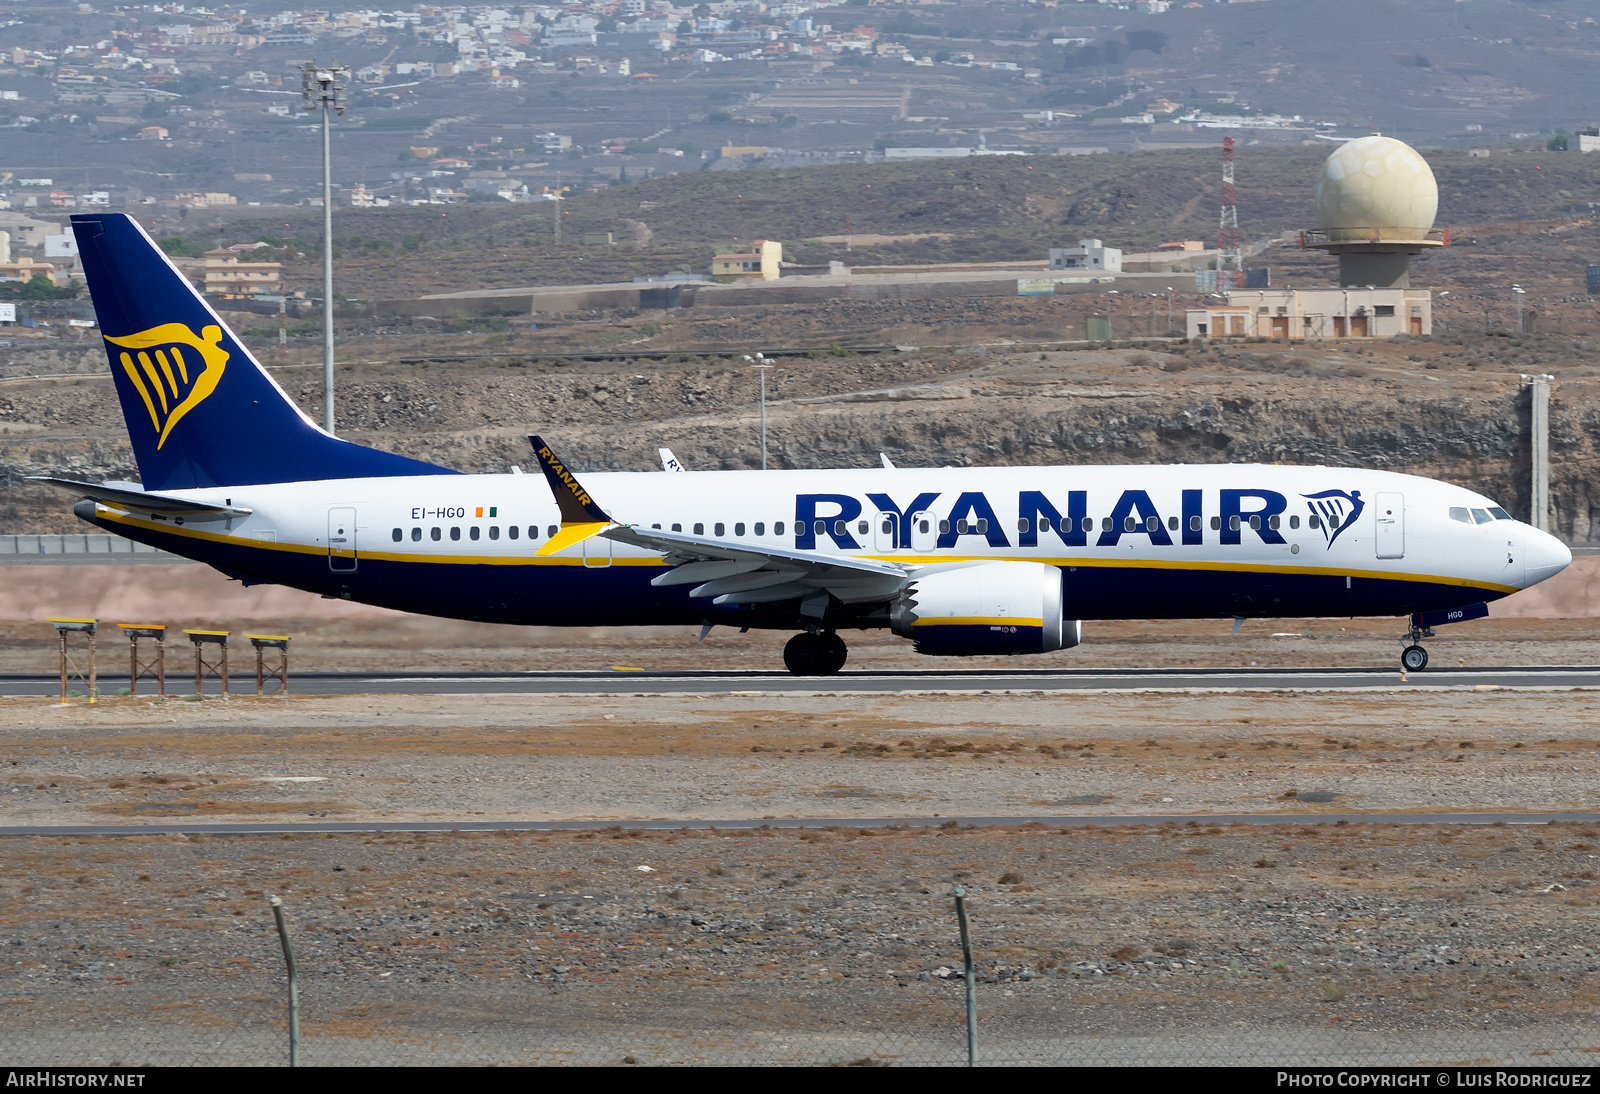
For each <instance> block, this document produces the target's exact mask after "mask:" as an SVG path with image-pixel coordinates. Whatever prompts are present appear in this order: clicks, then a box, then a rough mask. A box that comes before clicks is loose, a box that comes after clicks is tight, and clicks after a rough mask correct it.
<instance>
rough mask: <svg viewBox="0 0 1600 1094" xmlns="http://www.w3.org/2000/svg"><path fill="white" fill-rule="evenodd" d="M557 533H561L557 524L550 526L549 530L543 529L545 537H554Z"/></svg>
mask: <svg viewBox="0 0 1600 1094" xmlns="http://www.w3.org/2000/svg"><path fill="white" fill-rule="evenodd" d="M559 531H561V526H560V525H559V524H552V525H550V527H549V528H547V529H545V533H544V534H545V535H547V536H554V535H555V534H556V533H557V532H559Z"/></svg>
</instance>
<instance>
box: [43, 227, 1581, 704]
mask: <svg viewBox="0 0 1600 1094" xmlns="http://www.w3.org/2000/svg"><path fill="white" fill-rule="evenodd" d="M73 226H74V230H75V232H76V234H77V238H78V243H79V251H80V254H81V256H82V260H83V263H84V269H85V272H86V274H87V276H88V280H89V289H90V292H91V294H92V295H93V298H94V303H95V308H96V312H97V315H98V317H99V321H100V324H101V328H102V331H103V333H104V336H105V341H106V348H107V352H108V355H109V359H110V363H111V371H112V374H113V376H114V377H115V379H116V384H117V392H118V395H119V398H120V400H121V404H122V408H123V411H124V415H125V417H126V420H127V425H128V431H129V436H130V439H131V440H132V443H133V448H134V453H135V456H136V458H137V460H138V464H139V472H140V476H141V479H142V482H140V483H98V484H97V483H80V482H74V481H71V480H65V479H50V480H47V481H50V482H54V483H56V484H57V485H60V486H62V487H65V488H67V489H70V490H72V491H74V492H76V493H77V494H79V495H80V496H81V497H82V498H83V499H84V500H82V501H80V502H79V503H78V505H77V506H76V507H75V508H74V512H76V513H77V514H78V515H79V516H80V517H82V518H83V519H84V520H87V521H89V522H90V523H93V524H96V525H98V526H100V527H102V528H106V529H109V530H111V531H114V532H118V533H120V534H122V535H125V536H128V537H129V538H132V539H136V540H139V541H141V542H145V543H149V544H152V545H155V546H157V547H160V548H163V549H165V550H169V551H173V552H176V553H178V554H181V555H184V556H186V557H189V558H193V559H197V560H199V561H201V562H205V563H208V564H210V565H211V566H214V567H215V568H217V569H218V570H220V571H222V572H223V573H226V574H228V575H230V576H232V577H235V578H238V579H239V580H240V581H242V582H245V583H246V584H256V583H277V584H283V585H289V586H293V587H294V588H298V589H305V590H307V591H310V592H314V593H320V594H322V595H324V596H333V597H343V598H345V599H349V600H355V601H360V602H363V603H368V604H376V605H382V606H384V607H390V608H397V609H400V610H402V611H409V612H420V613H424V614H429V615H438V616H447V617H452V618H458V619H474V620H484V621H491V622H499V623H513V624H539V625H545V626H586V627H588V626H633V625H650V624H657V625H659V624H697V625H700V626H702V627H704V628H709V627H711V626H714V625H725V626H732V627H739V628H749V627H758V628H766V629H778V630H793V631H796V632H798V633H796V635H795V636H794V638H792V639H791V640H790V642H789V644H788V646H787V647H786V649H785V651H784V661H785V664H786V665H787V666H788V667H789V669H790V670H791V671H793V672H795V673H800V674H816V675H824V674H829V673H834V672H837V671H838V670H839V669H840V668H841V667H843V665H844V663H845V658H846V648H845V643H844V641H843V640H842V639H841V638H840V637H839V632H840V631H841V630H865V629H873V628H880V629H881V628H888V629H891V630H892V631H893V632H894V633H895V634H898V635H902V636H904V637H907V638H911V639H913V640H914V641H915V643H916V649H917V651H918V652H920V653H927V654H947V655H971V654H1020V653H1048V652H1052V651H1056V650H1063V649H1068V648H1070V647H1072V646H1075V645H1077V644H1078V642H1079V641H1080V639H1081V636H1082V630H1081V628H1082V621H1084V620H1096V619H1156V618H1168V619H1172V618H1204V617H1221V618H1233V619H1236V620H1242V619H1244V618H1249V617H1282V618H1288V617H1307V616H1405V617H1409V618H1408V622H1407V634H1408V636H1409V637H1408V640H1407V641H1408V644H1407V646H1406V647H1405V649H1404V651H1403V652H1402V655H1401V660H1402V664H1403V665H1405V666H1406V667H1407V668H1410V669H1413V670H1419V669H1422V668H1425V667H1426V665H1427V653H1426V651H1425V650H1423V648H1422V646H1421V644H1420V642H1421V639H1422V637H1423V636H1424V635H1425V634H1429V633H1432V632H1431V628H1433V627H1435V626H1438V625H1440V624H1443V623H1452V622H1460V621H1463V620H1468V619H1477V618H1481V617H1482V616H1484V615H1486V614H1487V613H1488V607H1487V605H1488V602H1490V601H1493V600H1497V599H1499V598H1501V597H1504V596H1507V595H1509V594H1511V593H1514V592H1516V591H1518V590H1519V589H1525V588H1527V587H1528V586H1530V585H1533V584H1536V583H1538V582H1540V581H1543V580H1545V579H1546V578H1549V577H1551V576H1553V575H1555V574H1557V573H1559V572H1560V571H1561V570H1562V569H1564V568H1565V567H1566V566H1567V565H1568V564H1569V563H1570V562H1571V560H1572V555H1571V553H1570V552H1569V551H1568V550H1567V548H1566V547H1565V546H1563V545H1562V544H1561V542H1560V541H1558V540H1557V539H1555V538H1554V537H1552V536H1550V535H1547V534H1545V533H1544V532H1541V531H1538V530H1537V529H1534V528H1532V527H1529V526H1528V525H1526V524H1523V523H1522V522H1520V521H1517V520H1514V519H1512V518H1511V516H1510V515H1509V514H1508V513H1507V512H1506V511H1505V510H1504V509H1502V508H1500V507H1499V506H1498V505H1496V504H1495V503H1494V502H1493V501H1491V500H1490V499H1488V498H1486V497H1484V496H1482V495H1481V494H1478V493H1475V492H1474V491H1471V490H1466V489H1463V488H1461V487H1458V486H1452V485H1450V484H1448V483H1442V482H1437V481H1434V480H1430V479H1424V478H1419V477H1416V476H1412V475H1400V474H1394V473H1391V472H1384V471H1365V470H1357V469H1350V468H1334V467H1287V466H1278V465H1272V466H1265V465H1256V464H1243V465H1241V464H1228V465H1166V466H1159V465H1131V466H1084V467H1070V466H1069V467H989V468H944V469H940V470H921V469H910V468H895V467H893V466H890V465H889V463H888V461H887V460H884V466H883V467H879V468H872V469H868V470H828V471H713V472H692V473H666V472H629V473H605V474H585V475H584V477H583V481H582V483H580V482H579V481H578V479H577V478H576V477H575V476H574V475H573V473H572V472H571V471H570V469H568V468H567V467H565V466H564V465H563V463H562V461H561V460H560V459H559V458H558V456H557V455H556V454H555V453H554V452H553V451H552V450H551V449H550V447H549V446H548V445H546V444H544V442H542V441H541V440H540V439H539V438H538V437H532V438H530V441H531V443H532V446H533V455H534V457H535V459H536V460H537V461H538V463H539V465H540V468H541V470H542V471H543V475H542V476H532V475H526V476H524V475H520V474H511V475H463V474H458V473H456V472H453V471H451V470H449V469H447V468H443V467H436V466H433V465H430V464H425V463H421V462H418V461H415V460H410V459H406V458H404V457H400V456H395V455H392V454H389V453H385V452H380V451H378V450H376V449H371V448H365V447H362V446H360V445H355V444H351V443H349V442H347V441H342V440H339V439H337V438H335V437H332V436H330V435H328V434H327V433H325V432H323V431H322V430H321V429H318V428H317V426H316V425H315V424H313V423H312V422H311V421H310V420H309V419H308V418H307V417H306V416H305V415H304V414H302V413H301V412H300V411H299V410H298V409H297V408H296V407H295V406H294V405H293V403H291V402H290V400H289V399H288V397H287V396H286V395H285V394H284V393H283V391H282V390H281V389H280V388H279V387H278V385H277V384H276V383H275V382H274V381H273V379H272V378H271V376H270V375H269V374H268V373H267V372H266V371H265V370H264V369H263V368H262V367H261V366H260V364H259V363H258V362H256V360H255V359H254V358H253V357H251V355H250V353H249V352H248V351H247V350H246V349H245V348H244V347H243V345H241V344H240V343H239V342H238V341H237V339H236V338H235V337H234V336H233V335H232V333H231V332H229V331H228V329H227V327H226V326H225V325H224V324H223V323H222V321H221V320H220V319H219V318H218V317H217V316H216V314H215V313H214V312H213V311H212V310H211V309H210V307H209V306H208V305H207V304H206V303H205V301H204V300H203V299H202V298H201V297H200V296H199V295H198V294H197V293H196V292H195V291H194V290H193V288H192V287H191V286H190V285H189V283H188V281H187V280H185V279H184V278H183V277H182V275H181V274H179V273H178V271H177V270H176V269H175V268H174V267H173V266H172V264H171V263H170V262H169V261H168V260H167V259H166V257H165V256H164V255H163V254H162V253H161V252H160V251H159V250H158V249H157V248H156V247H155V246H154V245H153V244H152V243H151V241H150V239H149V237H148V236H147V235H145V233H144V231H143V230H142V229H141V228H140V227H139V226H138V224H137V223H135V222H134V221H133V220H132V219H131V218H129V217H126V216H124V215H121V214H94V215H88V216H75V217H73ZM664 461H665V463H666V466H667V467H669V468H671V469H672V470H675V471H676V470H681V467H679V466H678V465H677V461H676V460H674V459H671V457H670V453H665V454H664ZM702 633H703V632H702Z"/></svg>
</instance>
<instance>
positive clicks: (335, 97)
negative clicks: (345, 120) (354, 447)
mask: <svg viewBox="0 0 1600 1094" xmlns="http://www.w3.org/2000/svg"><path fill="white" fill-rule="evenodd" d="M349 76H350V70H349V69H348V68H345V67H343V66H342V65H327V66H320V65H318V64H317V63H316V62H315V61H312V62H310V63H309V64H305V65H302V66H301V67H300V92H301V94H302V96H304V99H305V102H304V109H306V110H318V109H320V110H321V111H322V428H323V429H324V430H326V431H327V432H329V433H332V432H333V157H332V149H331V147H330V145H329V138H328V132H329V129H328V114H329V112H330V111H337V112H338V113H340V114H343V113H344V111H345V107H346V106H348V105H349V99H348V98H347V97H346V93H345V84H346V81H347V80H348V79H349Z"/></svg>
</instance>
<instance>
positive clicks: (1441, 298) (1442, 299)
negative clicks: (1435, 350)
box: [1439, 289, 1450, 334]
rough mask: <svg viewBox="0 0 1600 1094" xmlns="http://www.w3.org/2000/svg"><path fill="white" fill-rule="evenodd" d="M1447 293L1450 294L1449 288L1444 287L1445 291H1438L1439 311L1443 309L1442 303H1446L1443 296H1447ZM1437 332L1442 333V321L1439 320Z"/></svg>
mask: <svg viewBox="0 0 1600 1094" xmlns="http://www.w3.org/2000/svg"><path fill="white" fill-rule="evenodd" d="M1449 295H1450V290H1449V289H1446V290H1445V291H1444V292H1442V293H1440V294H1439V310H1440V311H1443V310H1444V305H1445V303H1446V301H1445V297H1447V296H1449ZM1439 333H1440V334H1443V333H1444V323H1443V322H1441V323H1440V324H1439Z"/></svg>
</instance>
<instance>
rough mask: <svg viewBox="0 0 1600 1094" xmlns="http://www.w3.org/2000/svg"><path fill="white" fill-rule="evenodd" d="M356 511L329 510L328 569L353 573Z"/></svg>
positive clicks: (354, 565) (354, 566)
mask: <svg viewBox="0 0 1600 1094" xmlns="http://www.w3.org/2000/svg"><path fill="white" fill-rule="evenodd" d="M356 558H357V556H356V511H355V510H354V509H329V510H328V569H330V570H334V571H337V572H340V573H351V572H353V571H354V570H355V568H356Z"/></svg>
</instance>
